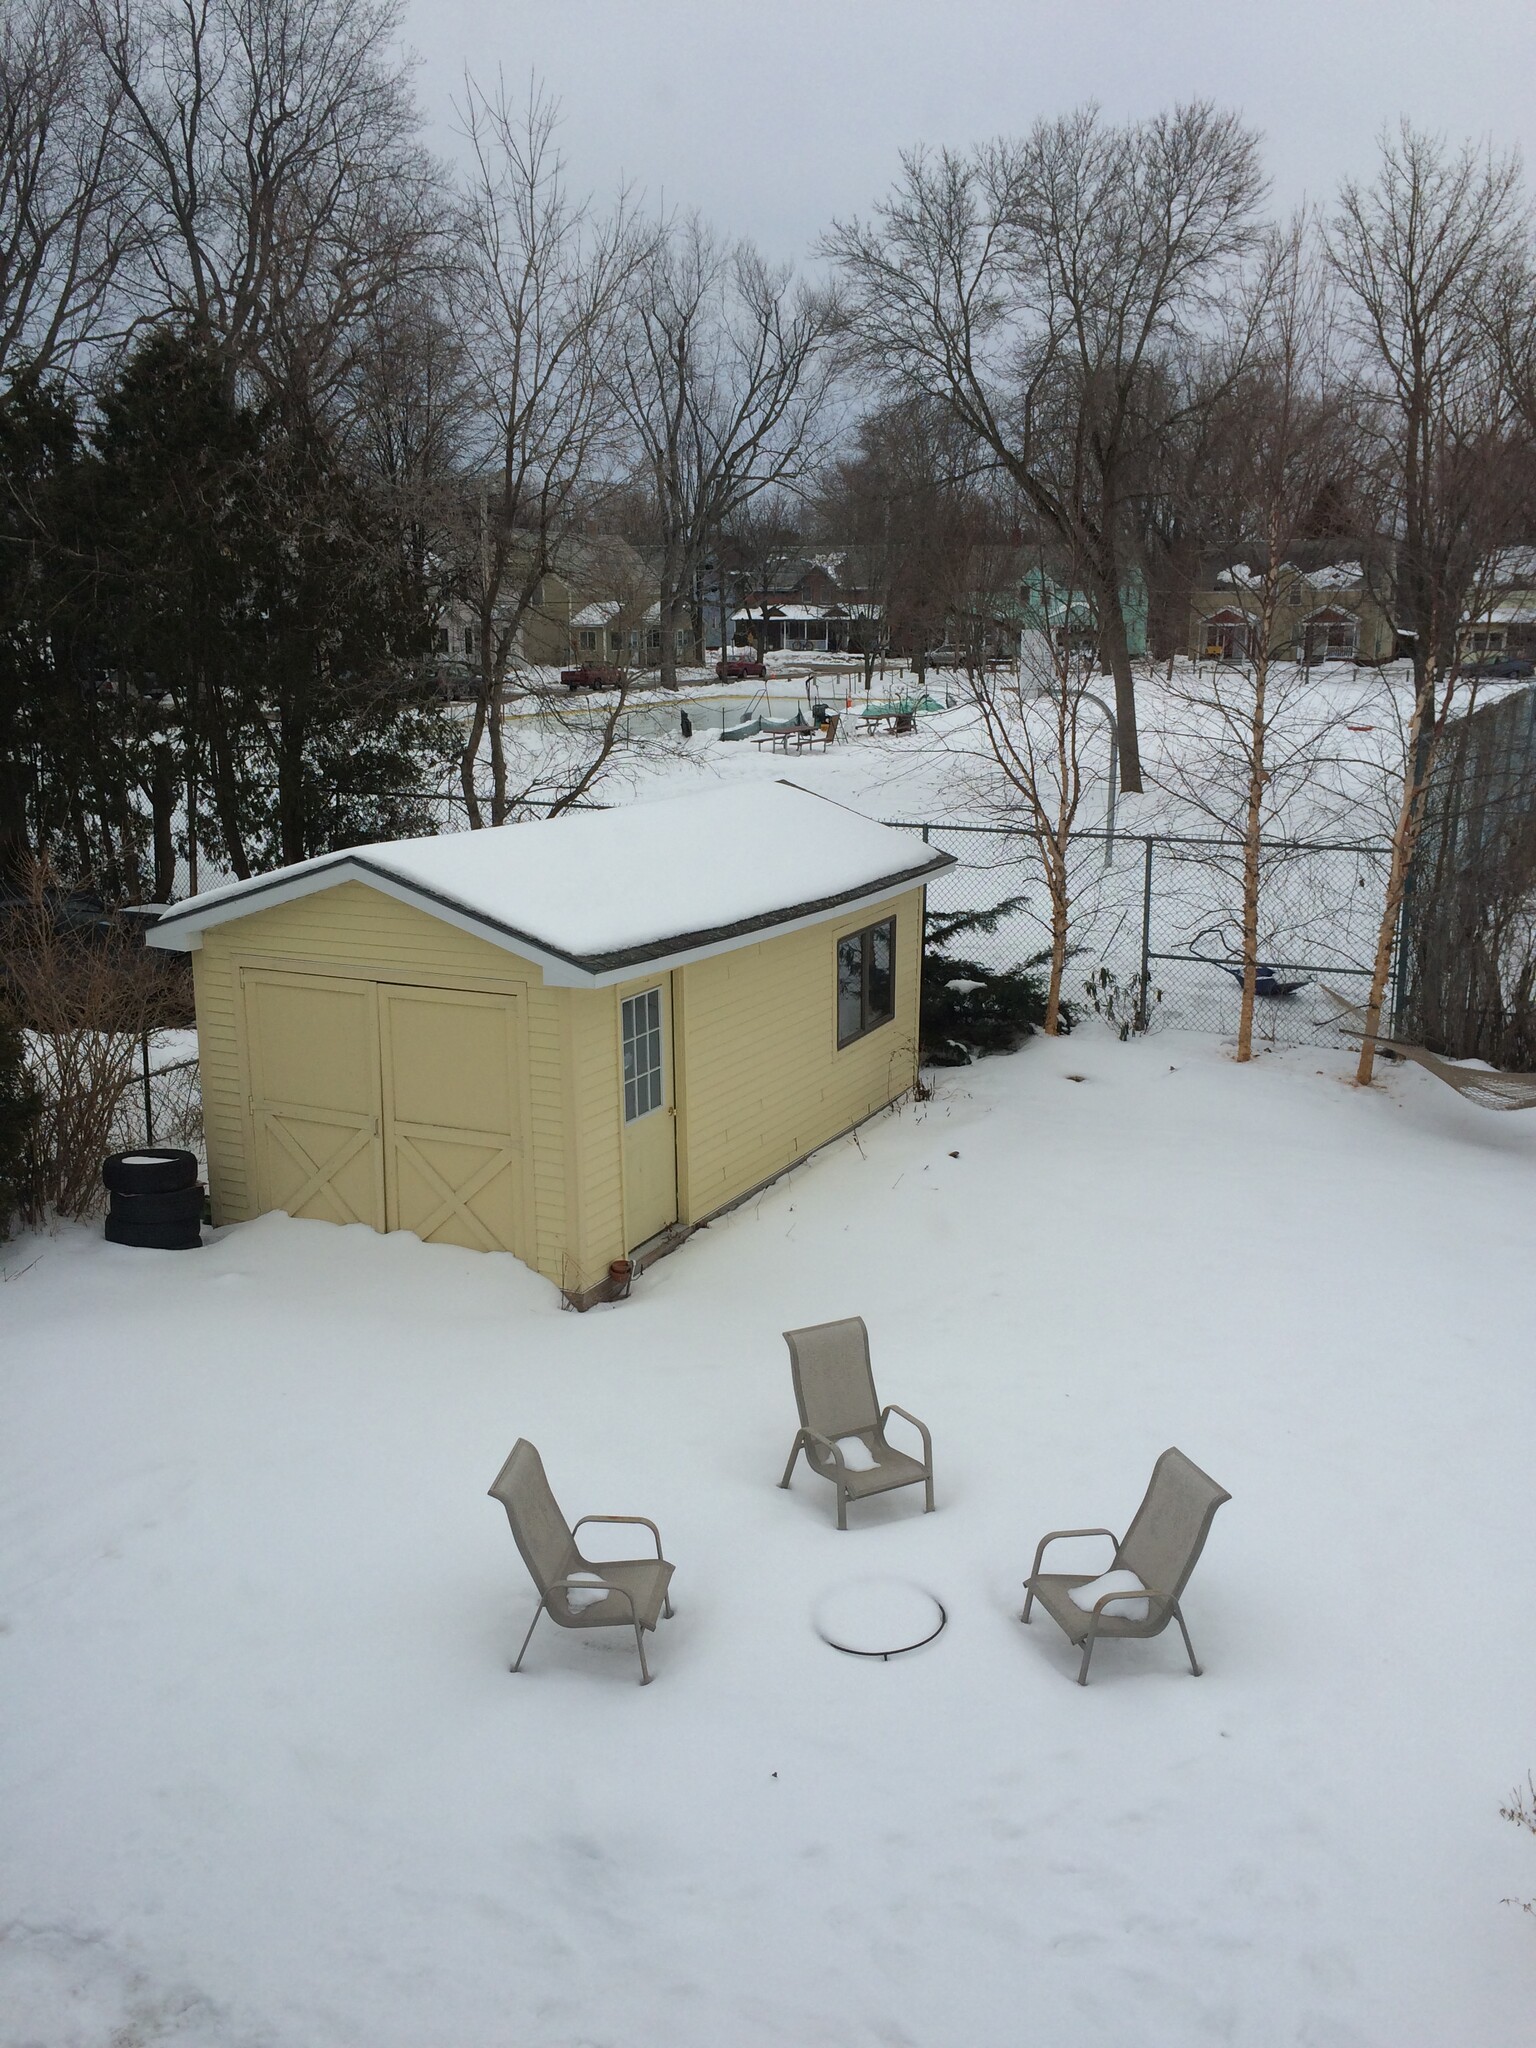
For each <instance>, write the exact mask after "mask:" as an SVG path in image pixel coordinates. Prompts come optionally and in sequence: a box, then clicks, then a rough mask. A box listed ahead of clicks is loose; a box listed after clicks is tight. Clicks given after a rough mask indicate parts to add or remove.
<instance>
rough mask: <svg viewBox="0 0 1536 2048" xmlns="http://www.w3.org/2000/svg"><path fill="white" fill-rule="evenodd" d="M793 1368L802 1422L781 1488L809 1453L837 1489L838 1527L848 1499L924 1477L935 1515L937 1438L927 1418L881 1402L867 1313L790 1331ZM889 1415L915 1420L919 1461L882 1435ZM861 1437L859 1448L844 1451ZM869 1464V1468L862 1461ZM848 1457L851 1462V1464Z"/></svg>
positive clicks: (927, 1508)
mask: <svg viewBox="0 0 1536 2048" xmlns="http://www.w3.org/2000/svg"><path fill="white" fill-rule="evenodd" d="M784 1342H785V1343H786V1344H787V1345H788V1346H789V1363H790V1370H791V1372H792V1373H793V1375H794V1381H795V1406H796V1407H797V1408H798V1409H799V1410H800V1427H799V1429H798V1431H797V1432H796V1434H795V1443H794V1448H793V1450H792V1451H791V1452H790V1454H789V1463H788V1464H787V1465H786V1466H785V1467H784V1477H783V1478H782V1479H781V1480H780V1481H779V1484H780V1486H788V1484H789V1481H790V1475H791V1474H792V1473H793V1471H794V1469H795V1460H796V1458H798V1457H799V1455H800V1453H801V1452H802V1451H804V1453H805V1462H806V1463H807V1464H808V1465H809V1466H810V1468H811V1470H812V1471H813V1472H818V1473H820V1475H821V1477H822V1478H823V1479H830V1480H831V1481H832V1483H833V1485H834V1486H835V1487H836V1488H837V1526H838V1527H839V1529H846V1528H847V1526H848V1503H849V1501H850V1500H863V1499H864V1497H865V1496H866V1495H867V1494H871V1493H889V1492H890V1491H891V1489H892V1488H893V1487H897V1486H916V1484H917V1483H918V1481H919V1480H921V1481H922V1482H923V1490H924V1497H925V1498H924V1507H923V1513H924V1514H929V1515H931V1514H932V1513H933V1441H932V1439H931V1437H930V1436H929V1434H928V1426H927V1424H926V1423H923V1422H919V1421H918V1419H917V1417H916V1416H915V1415H912V1414H909V1413H908V1411H907V1410H906V1409H905V1408H898V1407H897V1406H896V1404H895V1402H894V1401H891V1402H887V1404H886V1406H885V1407H884V1408H882V1407H881V1406H880V1401H879V1396H878V1395H877V1394H876V1393H875V1376H874V1374H873V1372H871V1370H870V1365H869V1332H868V1330H866V1329H865V1327H864V1318H863V1317H862V1316H847V1317H845V1318H844V1319H843V1320H842V1321H841V1322H836V1323H814V1324H812V1325H811V1326H810V1327H809V1328H807V1329H804V1330H786V1331H785V1332H784ZM892 1415H899V1416H900V1417H901V1418H902V1420H903V1421H904V1422H910V1423H911V1425H912V1427H913V1428H914V1429H915V1430H916V1431H917V1433H918V1435H919V1436H920V1437H921V1438H922V1440H923V1455H922V1460H921V1462H919V1460H918V1459H916V1458H913V1457H909V1456H908V1454H907V1453H906V1452H905V1451H898V1450H897V1449H895V1448H894V1446H893V1445H891V1444H888V1443H887V1442H886V1440H885V1425H886V1422H887V1419H888V1418H889V1417H890V1416H892ZM849 1438H856V1439H857V1441H858V1443H859V1445H860V1446H861V1447H862V1448H861V1449H860V1450H858V1451H855V1450H853V1449H852V1447H851V1446H850V1448H849V1450H848V1453H847V1455H846V1456H845V1455H844V1451H843V1449H842V1448H841V1445H842V1443H844V1442H846V1441H847V1439H849ZM866 1459H867V1460H868V1461H869V1462H868V1467H867V1469H864V1461H865V1460H866ZM850 1460H851V1461H852V1462H850Z"/></svg>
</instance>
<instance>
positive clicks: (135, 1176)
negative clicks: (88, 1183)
mask: <svg viewBox="0 0 1536 2048" xmlns="http://www.w3.org/2000/svg"><path fill="white" fill-rule="evenodd" d="M101 1180H102V1185H103V1187H105V1188H107V1189H109V1190H110V1191H111V1193H113V1194H114V1195H169V1194H173V1193H174V1192H175V1190H176V1189H177V1188H190V1187H193V1186H195V1185H196V1182H197V1158H196V1155H195V1154H194V1153H191V1152H174V1151H172V1150H170V1148H169V1147H167V1146H163V1145H141V1146H140V1147H139V1148H138V1150H137V1151H134V1152H114V1153H113V1154H112V1156H111V1158H110V1159H107V1160H104V1161H103V1163H102V1168H101Z"/></svg>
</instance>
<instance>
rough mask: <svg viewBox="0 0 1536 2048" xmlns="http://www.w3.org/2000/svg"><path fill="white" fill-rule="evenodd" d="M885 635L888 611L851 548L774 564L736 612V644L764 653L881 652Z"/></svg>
mask: <svg viewBox="0 0 1536 2048" xmlns="http://www.w3.org/2000/svg"><path fill="white" fill-rule="evenodd" d="M759 566H760V567H763V566H764V565H759ZM884 633H885V607H884V605H883V604H881V603H879V602H878V601H876V600H875V599H874V598H873V597H872V595H871V593H870V591H869V590H868V589H867V588H866V587H865V586H864V584H863V583H861V582H860V581H859V580H858V577H857V571H856V568H855V566H854V563H853V558H852V555H851V552H850V550H848V549H846V548H840V549H831V550H828V551H824V552H823V553H821V554H818V555H785V556H784V557H783V558H782V559H775V560H774V561H772V562H771V563H769V564H767V565H766V568H765V573H763V574H760V575H759V577H758V579H757V581H756V582H755V583H754V584H751V585H749V586H748V587H746V588H743V589H741V590H740V591H739V594H738V599H737V603H736V605H735V607H734V608H733V610H732V612H731V640H732V644H733V645H734V646H737V647H755V648H756V649H757V651H758V652H759V653H760V654H777V653H790V654H861V653H864V652H866V651H868V650H871V649H878V648H880V647H881V646H882V645H883V642H884Z"/></svg>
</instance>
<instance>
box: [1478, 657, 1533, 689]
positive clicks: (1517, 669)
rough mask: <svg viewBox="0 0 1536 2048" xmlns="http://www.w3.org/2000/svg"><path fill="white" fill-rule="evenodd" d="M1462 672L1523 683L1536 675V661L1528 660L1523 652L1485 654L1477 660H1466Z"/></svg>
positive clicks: (1501, 680)
mask: <svg viewBox="0 0 1536 2048" xmlns="http://www.w3.org/2000/svg"><path fill="white" fill-rule="evenodd" d="M1460 673H1461V674H1462V675H1464V676H1484V677H1490V678H1492V679H1493V680H1495V681H1498V682H1521V683H1523V682H1524V681H1525V680H1526V678H1527V677H1529V676H1536V661H1528V660H1527V659H1526V657H1525V656H1524V655H1523V654H1485V655H1483V656H1482V657H1481V658H1480V659H1479V660H1477V661H1464V662H1463V663H1462V664H1461V670H1460Z"/></svg>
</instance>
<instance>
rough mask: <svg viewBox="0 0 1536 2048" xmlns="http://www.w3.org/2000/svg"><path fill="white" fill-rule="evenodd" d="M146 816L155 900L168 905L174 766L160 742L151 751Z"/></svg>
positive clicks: (173, 868) (167, 748)
mask: <svg viewBox="0 0 1536 2048" xmlns="http://www.w3.org/2000/svg"><path fill="white" fill-rule="evenodd" d="M149 814H150V819H151V823H152V830H153V838H154V849H155V901H156V902H157V903H169V902H170V900H171V897H172V894H173V893H174V891H175V888H176V840H175V835H174V833H173V830H172V823H173V820H174V818H175V815H176V763H175V759H174V756H173V755H172V753H171V749H170V746H169V744H168V743H167V742H165V741H164V740H162V741H161V742H160V743H159V744H158V745H157V746H156V748H155V751H154V758H153V768H152V771H151V780H150V787H149Z"/></svg>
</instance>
